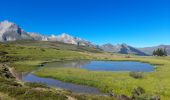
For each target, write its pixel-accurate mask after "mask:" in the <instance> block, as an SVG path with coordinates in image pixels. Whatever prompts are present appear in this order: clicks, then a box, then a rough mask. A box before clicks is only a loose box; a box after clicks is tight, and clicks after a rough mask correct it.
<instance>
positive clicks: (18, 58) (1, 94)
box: [0, 42, 114, 100]
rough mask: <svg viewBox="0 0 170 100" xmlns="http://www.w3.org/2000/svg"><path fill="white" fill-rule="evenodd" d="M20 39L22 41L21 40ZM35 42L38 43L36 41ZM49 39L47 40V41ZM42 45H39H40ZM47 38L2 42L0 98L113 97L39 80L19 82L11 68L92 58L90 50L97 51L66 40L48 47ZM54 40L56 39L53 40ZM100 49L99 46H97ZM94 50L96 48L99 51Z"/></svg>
mask: <svg viewBox="0 0 170 100" xmlns="http://www.w3.org/2000/svg"><path fill="white" fill-rule="evenodd" d="M20 43H21V44H20ZM34 43H35V44H34ZM46 43H47V44H46ZM37 44H38V45H39V46H38V45H37ZM48 44H50V43H48V42H28V43H27V42H10V43H5V44H4V43H0V58H1V59H0V99H4V100H5V99H9V100H13V99H14V100H15V99H16V100H25V99H26V100H68V99H70V100H71V99H73V100H74V99H78V100H87V99H92V100H113V99H114V98H113V97H109V96H98V95H81V94H74V93H71V92H69V91H64V90H60V89H54V88H49V87H44V85H41V84H38V83H23V82H20V81H19V82H18V81H17V80H15V78H14V77H13V76H12V75H11V73H10V68H14V69H15V70H16V71H17V72H28V71H32V70H33V69H36V68H38V67H40V65H41V64H42V63H44V62H51V61H63V60H77V59H93V57H92V56H90V55H87V54H88V53H90V52H91V53H92V52H94V51H93V50H92V51H91V49H94V50H96V49H95V48H90V47H88V48H86V47H82V48H86V49H88V50H85V49H82V48H77V47H74V50H72V48H71V47H72V46H70V45H67V44H61V43H56V45H60V46H63V47H55V46H53V47H54V48H52V47H46V45H48ZM51 44H55V43H51ZM96 51H97V50H96ZM96 51H95V52H96Z"/></svg>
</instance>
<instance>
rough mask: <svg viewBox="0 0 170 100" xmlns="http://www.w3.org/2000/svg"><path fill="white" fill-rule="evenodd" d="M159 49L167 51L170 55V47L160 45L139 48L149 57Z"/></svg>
mask: <svg viewBox="0 0 170 100" xmlns="http://www.w3.org/2000/svg"><path fill="white" fill-rule="evenodd" d="M158 48H162V49H165V50H166V51H167V53H168V55H170V45H158V46H153V47H145V48H139V50H141V51H143V52H145V53H146V54H148V55H152V53H153V51H154V50H157V49H158Z"/></svg>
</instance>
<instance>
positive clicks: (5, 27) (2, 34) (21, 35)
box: [0, 21, 32, 42]
mask: <svg viewBox="0 0 170 100" xmlns="http://www.w3.org/2000/svg"><path fill="white" fill-rule="evenodd" d="M15 40H32V37H31V36H30V35H29V34H27V32H25V31H24V30H22V29H21V28H20V27H19V26H18V25H16V24H14V23H12V22H9V21H3V22H1V23H0V41H2V42H3V41H15Z"/></svg>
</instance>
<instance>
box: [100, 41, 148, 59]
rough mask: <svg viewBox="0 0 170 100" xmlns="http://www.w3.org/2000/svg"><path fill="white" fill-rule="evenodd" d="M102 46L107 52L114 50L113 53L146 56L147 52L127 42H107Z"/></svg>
mask: <svg viewBox="0 0 170 100" xmlns="http://www.w3.org/2000/svg"><path fill="white" fill-rule="evenodd" d="M101 48H102V49H103V50H104V51H106V52H112V53H120V54H135V55H142V56H145V55H146V54H145V53H144V52H142V51H140V50H138V49H137V48H134V47H132V46H129V45H127V44H117V45H112V44H105V45H103V46H101Z"/></svg>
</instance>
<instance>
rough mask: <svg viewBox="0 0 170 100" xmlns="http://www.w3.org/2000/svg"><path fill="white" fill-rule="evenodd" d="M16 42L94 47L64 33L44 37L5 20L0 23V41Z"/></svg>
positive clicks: (85, 41)
mask: <svg viewBox="0 0 170 100" xmlns="http://www.w3.org/2000/svg"><path fill="white" fill-rule="evenodd" d="M16 40H36V41H59V42H64V43H68V44H75V45H83V46H96V45H95V44H92V43H91V42H89V41H87V40H84V39H81V38H77V37H73V36H71V35H68V34H66V33H63V34H61V35H51V36H45V35H41V34H39V33H34V32H26V31H24V30H23V29H21V28H20V27H19V26H18V25H17V24H15V23H13V22H9V21H7V20H5V21H3V22H1V23H0V41H1V42H5V41H16Z"/></svg>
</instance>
